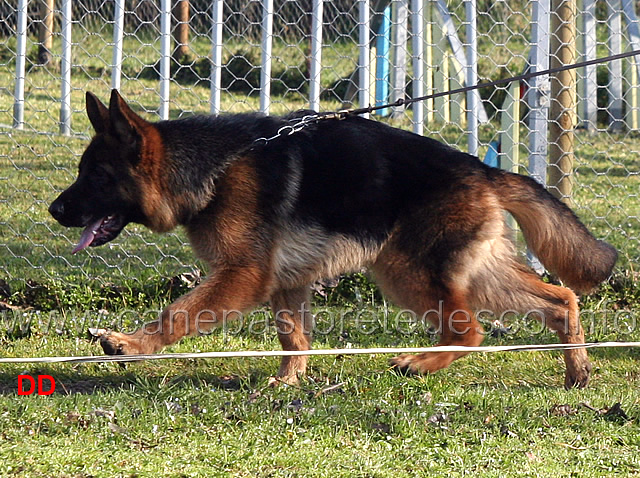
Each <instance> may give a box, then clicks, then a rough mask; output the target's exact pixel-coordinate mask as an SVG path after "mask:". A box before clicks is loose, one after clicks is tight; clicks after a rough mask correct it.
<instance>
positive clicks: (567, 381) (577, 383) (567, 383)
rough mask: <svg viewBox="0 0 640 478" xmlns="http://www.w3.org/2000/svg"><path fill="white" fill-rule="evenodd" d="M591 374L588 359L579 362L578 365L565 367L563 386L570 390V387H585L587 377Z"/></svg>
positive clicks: (587, 382) (587, 381)
mask: <svg viewBox="0 0 640 478" xmlns="http://www.w3.org/2000/svg"><path fill="white" fill-rule="evenodd" d="M590 376H591V362H589V361H588V360H586V361H584V362H583V363H581V364H580V365H579V366H576V367H572V368H571V369H570V368H568V367H567V371H566V373H565V376H564V388H566V389H567V390H570V389H572V388H585V387H586V386H587V385H588V384H589V377H590Z"/></svg>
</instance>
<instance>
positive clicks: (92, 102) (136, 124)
mask: <svg viewBox="0 0 640 478" xmlns="http://www.w3.org/2000/svg"><path fill="white" fill-rule="evenodd" d="M86 107H87V115H88V116H89V120H90V121H91V124H92V126H93V128H94V129H95V132H96V134H95V136H94V137H93V139H92V140H91V143H90V144H89V146H88V147H87V149H86V150H85V152H84V153H83V155H82V158H81V160H80V165H79V167H78V177H77V178H76V180H75V182H74V183H73V184H72V185H71V186H69V188H67V189H66V190H65V191H63V192H62V193H61V194H60V196H58V198H57V199H56V200H55V201H53V203H52V204H51V205H50V206H49V213H50V214H51V215H52V216H53V217H54V218H55V219H56V220H57V221H58V222H59V223H60V224H62V225H63V226H67V227H83V228H84V230H83V232H82V234H81V237H80V241H79V242H78V245H77V246H76V247H75V248H74V249H73V253H76V252H78V251H80V250H82V249H85V248H86V247H89V246H92V247H94V246H99V245H102V244H105V243H106V242H109V241H111V240H113V239H115V238H116V237H117V236H118V234H120V232H121V231H122V230H123V229H124V227H125V226H126V225H127V224H128V223H130V222H139V223H142V224H145V223H146V222H147V221H146V217H145V216H146V215H145V212H144V206H143V193H144V190H145V183H148V179H149V178H148V175H149V174H151V173H152V172H151V171H149V164H143V163H149V162H150V161H152V160H153V158H147V161H144V158H143V156H144V152H145V150H146V149H148V148H143V143H150V141H149V138H150V137H153V136H154V134H155V135H156V136H157V132H155V133H154V131H155V129H154V126H153V125H152V124H151V123H149V122H147V121H145V120H144V119H142V118H141V117H140V116H138V115H137V114H135V113H134V112H133V111H132V110H131V109H130V108H129V106H128V105H127V104H126V103H125V101H124V100H123V99H122V97H121V96H120V94H119V93H118V92H117V91H116V90H113V91H112V92H111V100H110V102H109V107H108V108H107V107H106V106H105V105H104V104H102V103H101V102H100V101H99V100H98V99H97V98H96V97H95V96H94V95H93V94H92V93H89V92H87V97H86ZM158 142H159V144H157V145H156V147H162V144H161V143H162V142H161V141H159V138H158ZM151 143H154V142H153V141H151ZM152 149H153V147H152ZM152 153H153V152H152ZM151 156H153V154H151Z"/></svg>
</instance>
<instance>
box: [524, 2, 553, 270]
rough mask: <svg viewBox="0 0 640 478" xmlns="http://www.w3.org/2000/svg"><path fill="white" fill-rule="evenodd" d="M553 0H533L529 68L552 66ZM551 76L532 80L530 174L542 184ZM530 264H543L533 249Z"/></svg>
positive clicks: (540, 267) (536, 267)
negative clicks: (551, 10)
mask: <svg viewBox="0 0 640 478" xmlns="http://www.w3.org/2000/svg"><path fill="white" fill-rule="evenodd" d="M550 9H551V5H550V0H534V1H533V15H532V35H531V36H532V38H531V42H532V46H531V65H530V71H531V72H532V73H533V72H537V71H542V70H546V69H548V68H549V36H550V35H549V22H550V18H549V13H550ZM549 91H550V84H549V76H548V75H544V76H538V77H536V78H532V79H531V81H530V83H529V92H528V93H527V102H528V104H529V175H530V176H531V177H532V178H534V179H535V180H536V181H538V182H539V183H540V184H542V185H543V186H546V184H547V130H548V117H549ZM527 257H528V259H529V265H530V266H531V267H532V268H533V269H534V270H535V271H537V272H540V273H542V272H544V266H543V265H542V264H541V263H540V261H539V260H538V258H537V257H535V256H534V255H533V254H532V253H531V251H529V252H528V253H527Z"/></svg>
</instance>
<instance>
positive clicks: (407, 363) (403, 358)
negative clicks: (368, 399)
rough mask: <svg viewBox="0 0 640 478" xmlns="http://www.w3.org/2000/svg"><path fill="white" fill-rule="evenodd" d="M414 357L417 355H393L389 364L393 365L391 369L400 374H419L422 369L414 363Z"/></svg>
mask: <svg viewBox="0 0 640 478" xmlns="http://www.w3.org/2000/svg"><path fill="white" fill-rule="evenodd" d="M414 359H415V355H406V354H405V355H398V356H397V357H393V358H392V359H391V360H390V361H389V364H390V365H391V370H393V371H394V372H396V373H397V374H399V375H417V374H419V373H420V370H418V369H417V368H416V367H415V365H414V364H413V363H412V362H413V360H414Z"/></svg>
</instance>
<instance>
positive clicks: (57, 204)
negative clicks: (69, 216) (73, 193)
mask: <svg viewBox="0 0 640 478" xmlns="http://www.w3.org/2000/svg"><path fill="white" fill-rule="evenodd" d="M49 214H51V215H52V216H53V217H54V219H56V220H58V221H59V220H60V219H61V218H62V217H63V216H64V202H62V201H59V200H56V201H53V202H52V203H51V205H50V206H49Z"/></svg>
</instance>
